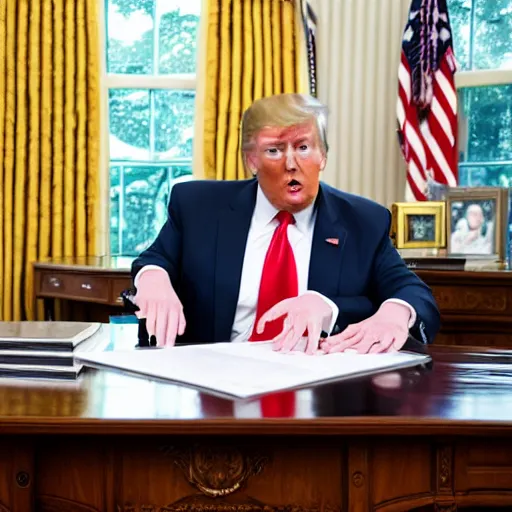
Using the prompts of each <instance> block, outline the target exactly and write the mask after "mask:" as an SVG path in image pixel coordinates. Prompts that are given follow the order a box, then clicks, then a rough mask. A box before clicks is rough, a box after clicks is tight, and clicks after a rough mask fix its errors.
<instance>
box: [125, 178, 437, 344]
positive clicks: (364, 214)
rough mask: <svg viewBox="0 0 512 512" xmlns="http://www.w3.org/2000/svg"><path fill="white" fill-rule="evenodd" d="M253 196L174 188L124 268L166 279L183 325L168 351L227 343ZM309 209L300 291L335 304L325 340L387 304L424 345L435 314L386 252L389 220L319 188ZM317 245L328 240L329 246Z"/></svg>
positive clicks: (391, 251)
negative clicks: (400, 309) (160, 219)
mask: <svg viewBox="0 0 512 512" xmlns="http://www.w3.org/2000/svg"><path fill="white" fill-rule="evenodd" d="M256 191H257V181H256V179H251V180H244V181H191V182H186V183H180V184H176V185H175V186H174V187H173V189H172V193H171V198H170V201H169V215H168V220H167V222H166V223H165V225H164V226H163V228H162V230H161V231H160V233H159V235H158V237H157V238H156V240H155V241H154V242H153V244H152V245H151V246H150V247H149V248H148V249H147V250H145V251H144V252H142V253H141V254H140V256H139V257H138V258H136V259H135V261H134V262H133V265H132V276H133V277H134V278H135V275H136V274H137V272H138V271H139V270H140V269H141V268H142V267H143V266H145V265H158V266H160V267H163V268H164V269H166V270H167V272H168V274H169V276H170V279H171V282H172V284H173V287H174V289H175V290H176V292H177V294H178V296H179V298H180V300H181V303H182V304H183V310H184V314H185V318H186V322H187V327H186V331H185V333H184V334H183V336H181V337H179V338H178V340H177V342H179V341H183V342H187V341H190V342H220V341H229V339H230V336H231V329H232V325H233V321H234V317H235V310H236V306H237V301H238V292H239V287H240V278H241V273H242V264H243V259H244V251H245V245H246V241H247V236H248V232H249V227H250V223H251V218H252V214H253V210H254V206H255V203H256ZM316 208H317V217H316V224H315V228H314V234H313V243H312V248H311V259H310V267H309V282H308V283H309V286H308V289H310V290H316V291H317V292H319V293H321V294H323V295H325V296H326V297H329V298H330V299H331V300H332V301H334V302H335V303H336V304H337V306H338V308H339V315H338V318H337V320H336V325H335V331H342V330H343V329H345V327H347V325H349V324H351V323H355V322H359V321H361V320H364V319H366V318H368V317H369V316H371V315H372V314H374V313H375V312H376V311H377V309H378V308H379V306H380V305H381V304H382V302H383V301H385V300H386V299H390V298H396V299H402V300H404V301H406V302H408V303H409V304H410V305H411V306H412V307H413V308H414V309H415V310H416V313H417V320H416V323H415V325H414V326H413V328H412V330H411V334H412V335H413V336H414V337H415V338H417V339H418V340H422V341H424V342H425V343H430V342H432V340H433V339H434V336H435V335H436V334H437V331H438V330H439V323H440V322H439V311H438V309H437V306H436V303H435V300H434V298H433V296H432V294H431V291H430V289H429V288H428V287H427V286H426V285H425V284H424V283H423V282H422V281H421V280H420V279H419V278H418V277H417V276H416V275H415V274H414V273H413V272H411V271H410V270H409V269H408V268H407V267H406V265H405V264H404V262H403V260H402V259H401V257H400V255H399V254H398V252H397V251H396V249H395V248H394V247H393V245H392V243H391V241H390V238H389V229H390V222H391V215H390V213H389V211H388V210H387V209H386V208H384V207H383V206H380V205H378V204H377V203H374V202H372V201H370V200H368V199H364V198H362V197H359V196H355V195H351V194H347V193H344V192H340V191H339V190H336V189H334V188H332V187H330V186H328V185H326V184H323V183H322V184H321V185H320V191H319V194H318V197H317V201H316ZM327 238H338V239H339V244H338V245H333V244H330V243H328V242H326V239H327ZM254 293H255V294H257V293H258V290H254Z"/></svg>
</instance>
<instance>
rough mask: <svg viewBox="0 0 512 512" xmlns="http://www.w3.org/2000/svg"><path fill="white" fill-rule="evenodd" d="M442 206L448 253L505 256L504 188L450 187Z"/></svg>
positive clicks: (505, 205) (506, 201)
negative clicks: (445, 215) (444, 210)
mask: <svg viewBox="0 0 512 512" xmlns="http://www.w3.org/2000/svg"><path fill="white" fill-rule="evenodd" d="M446 208H447V238H448V247H447V252H448V254H450V255H466V256H473V257H488V258H493V259H497V260H499V261H503V260H504V259H505V253H506V251H505V249H506V243H507V236H506V227H507V219H508V189H505V188H500V187H481V188H472V187H455V188H450V189H449V191H448V193H447V195H446Z"/></svg>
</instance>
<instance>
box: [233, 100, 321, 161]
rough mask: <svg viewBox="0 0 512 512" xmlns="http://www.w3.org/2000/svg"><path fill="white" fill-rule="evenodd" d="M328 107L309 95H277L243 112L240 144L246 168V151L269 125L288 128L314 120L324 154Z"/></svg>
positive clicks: (257, 101) (256, 103)
mask: <svg viewBox="0 0 512 512" xmlns="http://www.w3.org/2000/svg"><path fill="white" fill-rule="evenodd" d="M327 113H328V110H327V107H326V106H325V105H324V104H322V103H320V102H319V101H318V100H317V99H316V98H313V97H312V96H309V95H307V94H296V93H288V94H276V95H274V96H268V97H266V98H261V99H259V100H256V101H255V102H254V103H253V104H252V105H251V106H250V107H249V108H248V109H247V110H246V111H245V112H244V113H243V115H242V121H241V124H240V147H241V149H242V158H243V162H244V166H245V168H246V169H247V161H246V152H247V151H249V150H250V149H251V148H252V145H253V144H254V139H255V138H256V136H257V134H258V133H259V132H260V130H262V129H263V128H266V127H274V126H279V127H281V126H282V127H289V126H294V125H297V124H303V123H306V122H308V121H315V123H316V126H317V130H318V137H319V139H320V144H321V146H322V150H323V152H324V154H325V155H327V151H328V149H329V147H328V145H327Z"/></svg>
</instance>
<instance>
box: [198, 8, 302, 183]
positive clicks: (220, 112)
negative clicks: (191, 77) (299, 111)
mask: <svg viewBox="0 0 512 512" xmlns="http://www.w3.org/2000/svg"><path fill="white" fill-rule="evenodd" d="M207 7H208V9H207V12H206V13H205V14H206V16H207V26H206V27H205V29H206V32H207V34H206V37H207V45H206V58H205V61H204V66H205V71H204V80H205V83H204V99H202V103H203V104H202V107H201V105H200V104H199V106H200V107H201V108H202V109H203V112H202V116H199V118H201V121H202V122H201V124H202V125H203V126H202V129H203V130H204V131H203V158H202V160H203V167H204V168H203V170H202V172H201V174H202V175H203V176H204V177H205V178H207V179H217V180H222V179H226V180H233V179H244V178H246V177H247V176H246V174H245V171H244V168H243V164H242V160H241V155H240V152H239V124H240V119H241V115H242V113H243V111H244V110H245V109H246V108H248V107H249V106H250V104H251V103H252V102H253V101H254V100H257V99H259V98H261V97H264V96H270V95H273V94H280V93H287V92H305V91H304V90H303V87H302V83H303V76H302V75H303V69H302V68H301V66H300V64H299V62H300V59H301V58H302V55H303V53H302V49H301V48H298V46H297V41H298V40H300V39H299V37H297V35H298V34H297V31H298V29H297V27H299V26H300V24H299V23H298V20H297V16H296V13H297V9H296V8H295V6H294V2H293V1H292V0H209V1H208V2H207Z"/></svg>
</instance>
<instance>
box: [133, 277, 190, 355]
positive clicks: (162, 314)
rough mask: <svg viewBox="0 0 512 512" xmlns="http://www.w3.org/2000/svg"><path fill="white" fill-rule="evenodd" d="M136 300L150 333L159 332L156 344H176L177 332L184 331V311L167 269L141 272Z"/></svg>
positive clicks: (179, 333) (140, 315)
mask: <svg viewBox="0 0 512 512" xmlns="http://www.w3.org/2000/svg"><path fill="white" fill-rule="evenodd" d="M134 299H135V303H136V304H137V306H138V307H139V309H140V311H137V316H138V317H139V318H145V319H146V328H147V330H148V334H149V336H153V335H154V336H156V340H157V345H159V346H173V345H174V343H175V341H176V336H177V335H180V336H181V335H182V334H183V333H184V332H185V326H186V323H185V315H184V314H183V306H182V304H181V302H180V299H179V298H178V296H177V295H176V292H175V291H174V288H173V287H172V284H171V281H170V279H169V275H168V274H167V272H165V271H164V270H159V269H151V270H149V269H148V270H145V271H144V272H142V273H141V274H140V275H139V276H138V279H137V295H135V298H134Z"/></svg>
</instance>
